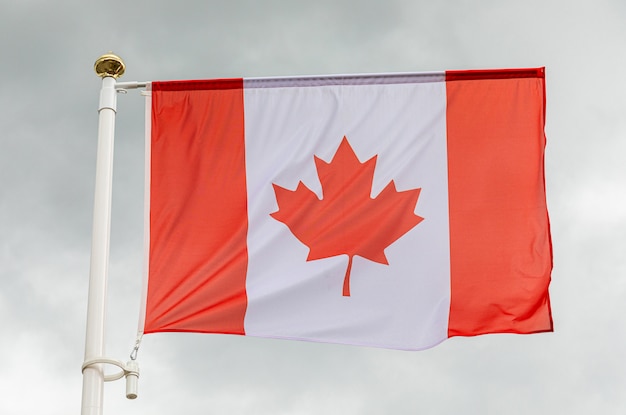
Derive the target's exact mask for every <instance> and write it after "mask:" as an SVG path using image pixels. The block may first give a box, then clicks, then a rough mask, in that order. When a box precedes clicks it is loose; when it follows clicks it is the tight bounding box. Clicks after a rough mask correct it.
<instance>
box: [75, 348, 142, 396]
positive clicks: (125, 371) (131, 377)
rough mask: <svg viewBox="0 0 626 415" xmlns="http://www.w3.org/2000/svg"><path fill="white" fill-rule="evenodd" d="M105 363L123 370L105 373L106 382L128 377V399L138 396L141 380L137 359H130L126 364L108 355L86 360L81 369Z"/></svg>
mask: <svg viewBox="0 0 626 415" xmlns="http://www.w3.org/2000/svg"><path fill="white" fill-rule="evenodd" d="M100 363H105V364H109V365H113V366H117V367H119V368H120V369H121V370H120V371H119V372H117V373H114V374H111V375H104V376H103V378H104V381H105V382H112V381H114V380H118V379H121V378H123V377H126V397H127V398H128V399H135V398H137V383H138V380H139V365H138V364H137V362H136V361H135V360H130V361H128V362H127V363H126V364H124V362H122V361H121V360H117V359H111V358H108V357H96V358H95V359H89V360H85V361H84V362H83V366H82V368H81V371H82V372H84V371H85V369H87V368H88V367H92V366H94V365H97V364H100Z"/></svg>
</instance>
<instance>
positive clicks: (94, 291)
mask: <svg viewBox="0 0 626 415" xmlns="http://www.w3.org/2000/svg"><path fill="white" fill-rule="evenodd" d="M94 69H95V71H96V73H97V74H98V76H100V77H101V78H102V89H101V90H100V104H99V108H98V113H99V116H98V150H97V156H96V184H95V197H94V209H93V228H92V241H91V265H90V268H89V294H88V300H87V329H86V335H85V361H89V360H92V359H98V358H101V357H102V356H104V321H105V311H106V286H107V273H108V264H109V245H110V244H109V241H110V233H111V232H110V231H111V225H110V224H111V190H112V182H113V139H114V132H115V131H114V130H115V112H116V105H117V94H116V90H115V83H116V81H115V80H116V78H118V77H119V76H121V75H122V74H123V73H124V70H125V65H124V62H123V61H122V60H121V59H120V58H119V57H118V56H116V55H113V54H105V55H102V56H101V57H100V58H98V60H96V63H95V64H94ZM104 381H105V377H104V370H103V368H102V364H93V365H89V366H87V367H85V368H84V369H83V394H82V406H81V414H82V415H101V414H102V407H103V405H102V404H103V392H104Z"/></svg>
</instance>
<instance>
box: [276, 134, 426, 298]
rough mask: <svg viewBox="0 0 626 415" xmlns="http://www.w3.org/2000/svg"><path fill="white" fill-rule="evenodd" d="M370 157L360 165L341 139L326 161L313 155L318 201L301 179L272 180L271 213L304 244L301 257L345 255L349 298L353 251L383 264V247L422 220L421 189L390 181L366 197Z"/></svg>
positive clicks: (371, 165)
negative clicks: (294, 182)
mask: <svg viewBox="0 0 626 415" xmlns="http://www.w3.org/2000/svg"><path fill="white" fill-rule="evenodd" d="M376 157H377V156H374V157H372V158H371V159H369V160H367V161H366V162H364V163H361V162H360V161H359V159H358V158H357V156H356V154H354V150H352V147H350V144H349V143H348V140H347V138H346V137H343V140H342V141H341V144H340V146H339V148H338V149H337V152H336V153H335V155H334V157H333V159H332V160H331V161H330V163H327V162H325V161H324V160H322V159H320V158H318V157H317V156H314V159H315V166H316V168H317V173H318V176H319V179H320V183H321V184H322V189H323V194H324V195H323V198H322V199H321V200H320V199H318V198H317V195H316V194H315V193H313V192H312V191H311V190H310V189H309V188H308V187H306V186H305V185H304V183H302V182H299V183H298V187H297V188H296V190H288V189H285V188H283V187H280V186H278V185H276V184H273V186H274V192H275V193H276V201H277V202H278V209H279V210H278V211H277V212H274V213H272V214H271V216H272V217H273V218H274V219H276V220H278V221H280V222H282V223H284V224H285V225H287V226H288V227H289V229H290V230H291V232H292V233H293V234H294V236H295V237H296V238H298V239H299V240H300V242H302V243H303V244H305V245H306V246H308V247H309V256H308V257H307V261H313V260H316V259H322V258H329V257H333V256H336V255H342V254H346V255H348V269H347V270H346V276H345V278H344V282H343V295H344V296H350V270H351V268H352V258H353V257H354V256H355V255H358V256H360V257H363V258H367V259H369V260H370V261H374V262H377V263H379V264H385V265H389V262H388V261H387V257H386V256H385V252H384V250H385V248H386V247H387V246H389V245H391V244H392V243H393V242H395V241H396V240H397V239H398V238H400V237H401V236H402V235H404V234H405V233H407V232H408V231H409V230H411V229H413V227H415V226H416V225H417V224H418V223H420V222H421V221H422V220H423V218H422V217H420V216H417V215H416V214H415V213H414V210H415V205H416V204H417V198H418V197H419V194H420V190H421V189H411V190H406V191H401V192H398V191H397V190H396V186H395V184H394V182H393V180H392V181H391V182H389V184H388V185H387V186H386V187H385V188H384V189H383V191H382V192H380V194H379V195H378V196H376V197H375V198H373V199H372V198H371V197H370V193H371V189H372V181H373V179H374V167H375V165H376Z"/></svg>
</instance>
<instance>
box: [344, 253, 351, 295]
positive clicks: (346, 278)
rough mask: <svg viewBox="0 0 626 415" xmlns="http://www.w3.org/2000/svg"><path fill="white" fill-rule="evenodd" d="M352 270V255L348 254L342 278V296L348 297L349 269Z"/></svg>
mask: <svg viewBox="0 0 626 415" xmlns="http://www.w3.org/2000/svg"><path fill="white" fill-rule="evenodd" d="M351 270H352V255H349V256H348V269H347V270H346V276H345V278H344V279H343V296H344V297H350V271H351Z"/></svg>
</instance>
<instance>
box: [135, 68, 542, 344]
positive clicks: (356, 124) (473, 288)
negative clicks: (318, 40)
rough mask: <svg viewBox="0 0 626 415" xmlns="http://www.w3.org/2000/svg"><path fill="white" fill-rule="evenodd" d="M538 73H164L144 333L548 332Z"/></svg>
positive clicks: (407, 336)
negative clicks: (167, 77) (177, 76)
mask: <svg viewBox="0 0 626 415" xmlns="http://www.w3.org/2000/svg"><path fill="white" fill-rule="evenodd" d="M544 122H545V87H544V70H543V68H536V69H508V70H486V71H448V72H441V73H417V74H386V75H353V76H322V77H291V78H255V79H222V80H207V81H170V82H153V83H151V103H150V122H149V123H148V124H149V125H150V129H149V130H150V131H149V147H150V148H149V176H148V182H149V185H148V187H147V188H148V189H149V195H148V198H147V199H148V200H149V217H148V218H147V222H148V223H149V226H148V234H149V235H148V241H149V247H148V249H147V251H148V258H147V287H146V293H147V294H146V298H145V321H144V333H153V332H164V331H178V332H205V333H230V334H242V335H250V336H261V337H273V338H284V339H298V340H308V341H319V342H331V343H344V344H354V345H364V346H374V347H385V348H394V349H407V350H417V349H424V348H428V347H432V346H434V345H436V344H438V343H440V342H441V341H443V340H445V339H447V338H449V337H452V336H473V335H479V334H485V333H535V332H543V331H551V330H552V319H551V314H550V304H549V297H548V286H549V283H550V273H551V269H552V253H551V242H550V232H549V222H548V214H547V209H546V199H545V186H544V147H545V137H544Z"/></svg>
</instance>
